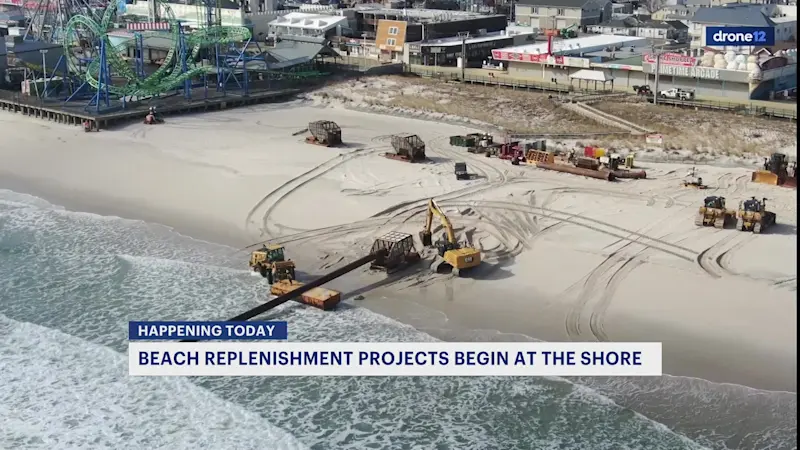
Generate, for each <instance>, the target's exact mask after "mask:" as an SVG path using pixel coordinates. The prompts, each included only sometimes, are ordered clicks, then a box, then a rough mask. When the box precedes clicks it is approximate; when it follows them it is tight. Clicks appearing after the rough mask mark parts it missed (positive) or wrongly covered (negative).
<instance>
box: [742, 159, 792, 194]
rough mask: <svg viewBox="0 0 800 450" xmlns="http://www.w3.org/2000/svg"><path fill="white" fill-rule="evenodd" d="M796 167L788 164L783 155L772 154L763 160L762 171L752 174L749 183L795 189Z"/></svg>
mask: <svg viewBox="0 0 800 450" xmlns="http://www.w3.org/2000/svg"><path fill="white" fill-rule="evenodd" d="M796 166H797V163H794V162H792V163H790V162H789V160H788V158H787V157H786V155H784V154H783V153H773V154H772V155H770V157H769V159H767V158H764V169H763V170H757V171H755V172H753V176H752V178H751V181H752V182H753V183H761V184H772V185H776V186H788V187H796V186H797V175H796V174H795V169H796Z"/></svg>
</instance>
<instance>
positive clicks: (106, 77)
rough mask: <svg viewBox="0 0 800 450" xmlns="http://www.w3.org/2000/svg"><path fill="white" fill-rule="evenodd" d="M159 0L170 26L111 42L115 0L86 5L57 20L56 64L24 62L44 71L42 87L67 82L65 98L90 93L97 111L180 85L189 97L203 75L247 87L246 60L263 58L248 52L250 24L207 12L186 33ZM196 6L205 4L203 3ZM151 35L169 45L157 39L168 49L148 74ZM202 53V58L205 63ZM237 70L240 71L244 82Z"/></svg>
mask: <svg viewBox="0 0 800 450" xmlns="http://www.w3.org/2000/svg"><path fill="white" fill-rule="evenodd" d="M42 1H49V0H42ZM157 2H158V5H157V7H158V8H159V13H158V17H159V19H158V20H159V24H164V23H166V24H168V31H137V32H134V34H133V36H132V37H130V38H128V39H126V40H125V41H123V42H121V43H119V37H120V36H119V35H116V36H114V38H115V39H116V40H117V41H116V42H117V43H116V44H115V43H113V42H112V39H111V37H112V36H111V35H110V33H111V32H112V31H114V30H115V24H116V23H118V22H120V20H119V17H118V15H120V10H119V5H118V3H117V2H116V1H110V2H108V3H107V4H106V5H104V6H102V7H100V8H91V9H89V8H85V7H84V8H83V9H82V10H80V11H75V12H74V13H72V14H70V17H69V20H68V21H60V24H59V26H58V28H59V29H58V30H56V31H57V33H56V35H57V36H58V39H57V40H58V41H60V45H61V46H62V47H63V54H62V55H61V57H60V58H59V61H58V63H57V64H56V65H55V67H53V68H52V69H51V68H50V67H43V65H40V64H36V63H34V62H33V61H27V62H23V64H24V65H25V66H26V67H28V68H29V69H32V70H33V71H34V72H36V73H43V74H44V81H45V88H44V91H45V92H53V91H54V90H59V91H62V92H63V91H64V88H66V90H67V92H68V94H67V95H68V97H67V98H66V100H65V101H72V100H78V99H80V98H86V96H87V94H91V95H93V96H92V100H90V102H89V105H90V106H94V107H96V108H97V110H98V111H99V109H100V106H101V103H105V106H106V107H108V106H110V99H118V100H121V101H122V105H123V107H124V106H125V103H127V102H130V101H135V100H142V99H145V98H148V97H156V96H163V95H165V94H168V93H177V92H178V91H180V90H183V92H184V95H185V96H186V97H187V98H189V97H190V90H191V88H192V85H193V83H196V82H198V81H199V79H200V78H202V79H203V80H202V81H203V82H204V84H205V83H206V76H210V78H215V80H214V84H215V85H216V86H217V87H218V88H220V89H225V85H226V83H227V82H228V81H230V79H231V78H233V79H234V80H235V81H236V83H237V84H238V85H239V87H240V88H243V89H244V90H245V93H246V91H247V87H246V86H247V73H246V71H245V70H244V69H245V66H246V64H247V63H248V62H249V61H254V60H260V61H264V59H263V55H254V56H248V54H247V53H246V50H247V48H248V45H250V43H251V39H252V35H251V32H250V30H249V29H247V28H245V27H236V26H222V25H220V24H219V23H216V24H214V23H213V21H212V20H211V19H210V16H212V15H213V14H212V13H211V12H209V13H208V15H209V22H208V23H206V24H204V26H203V27H202V28H199V29H195V30H192V31H191V32H186V33H185V32H184V25H185V24H182V23H181V21H179V20H178V19H176V16H175V14H174V13H173V11H172V9H171V8H170V6H169V4H168V3H167V1H165V0H157ZM198 8H205V6H202V4H201V5H199V6H198ZM64 22H66V23H64ZM26 35H27V32H26ZM149 38H158V39H159V41H161V42H164V40H166V41H168V42H169V44H168V46H167V47H168V48H163V47H162V46H161V45H159V47H162V48H163V50H165V51H166V56H164V57H163V59H162V61H161V64H160V66H159V67H158V68H157V69H156V70H155V71H153V72H152V73H149V74H146V73H145V70H144V58H143V53H144V52H143V48H144V42H145V41H146V40H147V39H149ZM51 40H52V38H51ZM132 41H133V42H132ZM131 47H132V48H134V55H133V56H134V57H133V58H132V59H133V60H134V62H135V64H132V63H131V61H130V59H131V58H128V56H129V55H128V52H129V48H131ZM259 53H260V52H259ZM204 58H206V61H207V63H206V64H203V60H204ZM48 69H50V70H48ZM47 72H50V74H48V73H47ZM237 74H239V75H242V74H243V76H244V80H243V81H244V86H242V83H240V82H239V79H238V78H237ZM62 75H63V81H61V80H58V79H57V78H58V77H57V76H62ZM208 83H211V82H210V81H209V82H208ZM48 84H49V88H50V89H48ZM205 85H206V86H208V84H205ZM37 89H38V88H37ZM46 96H50V95H46ZM87 107H88V106H87Z"/></svg>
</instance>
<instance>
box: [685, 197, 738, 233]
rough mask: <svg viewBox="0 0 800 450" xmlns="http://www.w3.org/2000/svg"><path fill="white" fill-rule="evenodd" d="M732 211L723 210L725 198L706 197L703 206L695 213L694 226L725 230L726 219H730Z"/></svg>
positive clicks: (732, 214)
mask: <svg viewBox="0 0 800 450" xmlns="http://www.w3.org/2000/svg"><path fill="white" fill-rule="evenodd" d="M734 215H735V212H734V211H729V210H728V209H726V208H725V197H716V196H712V197H706V198H705V199H704V200H703V206H701V207H700V209H699V210H698V211H697V216H696V217H695V219H694V224H695V225H697V226H698V227H702V226H711V225H713V226H714V228H725V225H726V224H727V223H728V219H729V218H730V219H732V218H733V217H734Z"/></svg>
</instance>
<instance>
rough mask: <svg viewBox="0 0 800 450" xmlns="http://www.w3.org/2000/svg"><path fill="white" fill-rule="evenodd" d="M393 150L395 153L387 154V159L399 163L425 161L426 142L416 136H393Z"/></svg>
mask: <svg viewBox="0 0 800 450" xmlns="http://www.w3.org/2000/svg"><path fill="white" fill-rule="evenodd" d="M392 148H393V149H394V151H395V153H394V154H392V153H386V154H384V156H385V157H387V158H389V159H397V160H399V161H407V162H419V161H425V160H426V159H427V158H426V157H425V142H423V141H422V139H420V138H419V136H417V135H416V134H397V135H394V136H392Z"/></svg>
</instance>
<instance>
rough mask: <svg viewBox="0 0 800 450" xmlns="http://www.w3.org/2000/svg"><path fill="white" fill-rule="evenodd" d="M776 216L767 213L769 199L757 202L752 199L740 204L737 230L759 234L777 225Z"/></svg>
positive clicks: (772, 213) (769, 212)
mask: <svg viewBox="0 0 800 450" xmlns="http://www.w3.org/2000/svg"><path fill="white" fill-rule="evenodd" d="M776 219H777V217H776V215H775V213H774V212H771V211H767V199H765V198H764V199H761V201H759V200H756V198H755V197H751V198H750V200H745V201H743V202H741V203H740V204H739V214H738V215H737V220H736V229H737V230H739V231H752V232H753V233H756V234H759V233H761V232H762V231H765V230H766V229H767V228H769V227H771V226H772V225H775V222H776Z"/></svg>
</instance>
